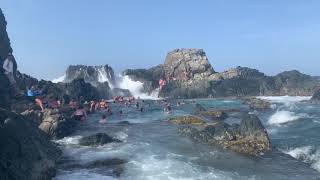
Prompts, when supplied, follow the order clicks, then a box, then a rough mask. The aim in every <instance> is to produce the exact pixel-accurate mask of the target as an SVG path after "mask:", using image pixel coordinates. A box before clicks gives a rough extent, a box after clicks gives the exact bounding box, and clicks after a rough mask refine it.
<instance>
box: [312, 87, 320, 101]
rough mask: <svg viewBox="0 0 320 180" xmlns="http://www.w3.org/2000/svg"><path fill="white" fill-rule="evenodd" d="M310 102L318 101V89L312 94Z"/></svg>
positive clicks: (319, 96)
mask: <svg viewBox="0 0 320 180" xmlns="http://www.w3.org/2000/svg"><path fill="white" fill-rule="evenodd" d="M311 102H320V89H318V90H317V91H316V92H315V93H314V94H313V96H312V98H311Z"/></svg>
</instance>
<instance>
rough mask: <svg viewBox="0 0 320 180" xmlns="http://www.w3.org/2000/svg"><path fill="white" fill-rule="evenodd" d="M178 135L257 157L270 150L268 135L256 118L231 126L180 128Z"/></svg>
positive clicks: (221, 123) (247, 117)
mask: <svg viewBox="0 0 320 180" xmlns="http://www.w3.org/2000/svg"><path fill="white" fill-rule="evenodd" d="M179 133H180V134H182V135H184V136H188V137H191V138H193V139H194V140H196V141H199V142H203V143H207V144H210V145H217V144H219V145H222V146H223V147H224V148H228V149H231V150H233V151H235V152H238V153H243V154H250V155H259V154H262V153H265V152H267V151H270V150H271V143H270V140H269V137H268V134H267V132H266V130H265V128H264V127H263V125H262V124H261V121H260V120H259V118H258V117H256V116H254V115H247V116H246V117H245V118H244V119H243V120H242V121H241V123H240V125H237V124H234V125H232V126H230V125H228V124H226V123H224V122H217V123H212V124H205V125H203V126H200V127H192V126H187V127H182V128H179Z"/></svg>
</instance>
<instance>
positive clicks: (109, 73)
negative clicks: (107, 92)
mask: <svg viewBox="0 0 320 180" xmlns="http://www.w3.org/2000/svg"><path fill="white" fill-rule="evenodd" d="M76 79H84V81H85V82H88V83H90V84H92V85H93V86H97V85H98V83H103V82H108V83H111V84H114V83H115V77H114V71H113V69H112V68H111V67H110V66H108V65H104V66H85V65H75V66H69V67H68V69H67V71H66V77H65V79H64V82H71V81H73V80H76Z"/></svg>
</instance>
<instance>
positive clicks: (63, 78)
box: [52, 75, 66, 83]
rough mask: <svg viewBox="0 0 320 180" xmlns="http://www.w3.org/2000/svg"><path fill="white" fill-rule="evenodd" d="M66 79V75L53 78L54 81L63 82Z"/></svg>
mask: <svg viewBox="0 0 320 180" xmlns="http://www.w3.org/2000/svg"><path fill="white" fill-rule="evenodd" d="M65 79H66V75H63V76H61V77H58V78H56V79H53V80H52V82H53V83H59V82H63V81H64V80H65Z"/></svg>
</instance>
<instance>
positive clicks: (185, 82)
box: [124, 49, 320, 98]
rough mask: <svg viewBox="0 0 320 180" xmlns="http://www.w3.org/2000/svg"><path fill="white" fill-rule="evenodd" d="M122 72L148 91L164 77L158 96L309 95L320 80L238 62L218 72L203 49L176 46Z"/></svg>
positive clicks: (291, 72)
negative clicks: (145, 65)
mask: <svg viewBox="0 0 320 180" xmlns="http://www.w3.org/2000/svg"><path fill="white" fill-rule="evenodd" d="M124 74H125V75H128V76H129V77H130V78H131V79H132V80H134V81H140V82H143V83H144V91H145V92H148V93H150V92H151V91H152V90H154V89H155V88H157V87H159V84H158V81H159V79H161V78H165V79H166V80H167V84H166V85H165V86H164V88H163V89H162V90H161V91H160V96H162V97H175V98H200V97H244V96H259V95H266V96H267V95H268V96H271V95H291V96H297V95H299V96H307V95H309V96H310V95H312V92H314V90H315V89H316V87H317V86H319V84H320V82H319V81H318V80H316V79H315V78H313V77H311V76H308V75H305V74H302V73H300V72H299V71H296V70H293V71H286V72H283V73H280V74H278V75H276V76H266V75H265V74H264V73H261V72H259V71H258V70H256V69H251V68H247V67H240V66H239V67H236V68H232V69H230V70H227V71H225V72H221V73H217V72H215V71H214V70H213V68H212V66H211V65H210V63H209V61H208V58H207V56H206V54H205V52H204V51H203V50H202V49H175V50H173V51H171V52H169V53H168V55H167V57H166V60H165V63H164V64H163V65H159V66H156V67H154V68H151V69H148V70H145V69H138V70H126V71H125V72H124Z"/></svg>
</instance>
